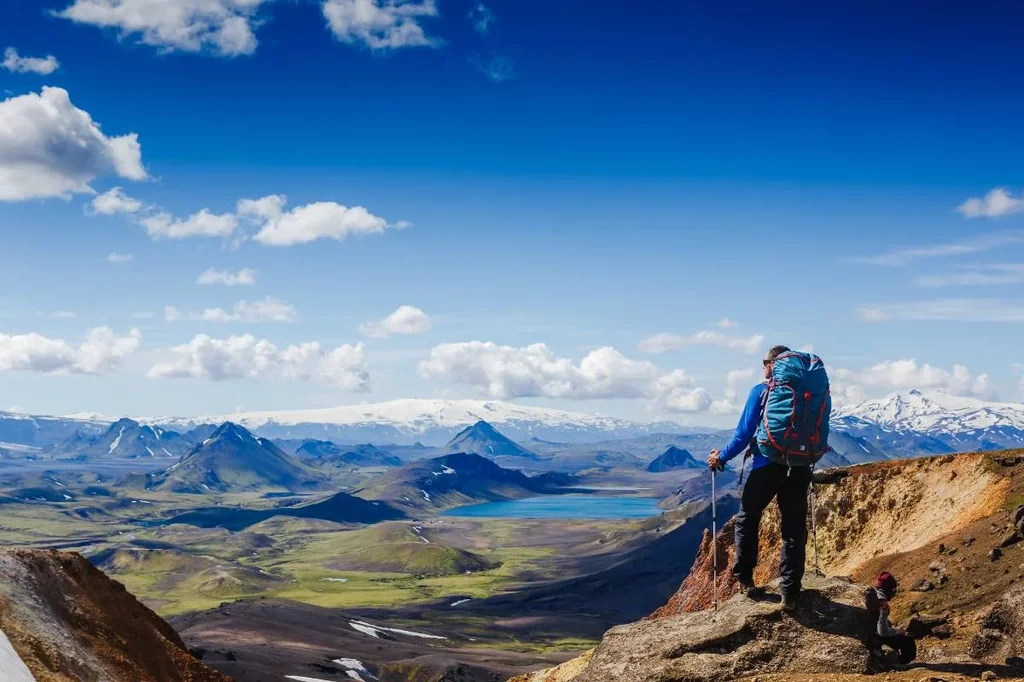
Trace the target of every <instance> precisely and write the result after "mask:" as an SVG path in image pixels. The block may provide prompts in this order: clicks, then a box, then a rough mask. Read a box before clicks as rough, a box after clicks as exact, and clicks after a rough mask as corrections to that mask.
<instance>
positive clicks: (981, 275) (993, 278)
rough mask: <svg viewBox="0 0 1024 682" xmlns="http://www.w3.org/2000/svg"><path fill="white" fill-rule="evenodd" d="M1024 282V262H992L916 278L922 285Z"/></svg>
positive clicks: (987, 284) (983, 284)
mask: <svg viewBox="0 0 1024 682" xmlns="http://www.w3.org/2000/svg"><path fill="white" fill-rule="evenodd" d="M1021 282H1024V263H990V264H987V265H975V266H972V267H969V268H961V269H960V270H959V271H957V272H949V273H944V274H941V275H921V276H919V277H915V278H914V283H915V284H917V285H918V286H920V287H933V288H935V287H948V286H990V285H998V284H1020V283H1021Z"/></svg>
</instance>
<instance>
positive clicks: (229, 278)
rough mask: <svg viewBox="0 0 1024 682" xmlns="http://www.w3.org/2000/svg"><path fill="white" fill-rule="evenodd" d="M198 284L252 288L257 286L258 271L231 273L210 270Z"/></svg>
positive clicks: (202, 276) (204, 273) (197, 281)
mask: <svg viewBox="0 0 1024 682" xmlns="http://www.w3.org/2000/svg"><path fill="white" fill-rule="evenodd" d="M196 284H204V285H211V284H223V285H224V286H229V287H235V286H252V285H254V284H256V271H255V270H253V269H252V268H242V269H241V270H239V271H238V272H229V271H227V270H215V269H213V268H210V269H208V270H206V271H204V272H203V273H202V274H200V275H199V277H198V278H197V279H196Z"/></svg>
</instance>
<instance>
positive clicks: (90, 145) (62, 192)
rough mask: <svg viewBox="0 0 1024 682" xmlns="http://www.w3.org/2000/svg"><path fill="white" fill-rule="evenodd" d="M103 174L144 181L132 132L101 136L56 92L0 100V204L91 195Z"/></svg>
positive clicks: (86, 117) (45, 90)
mask: <svg viewBox="0 0 1024 682" xmlns="http://www.w3.org/2000/svg"><path fill="white" fill-rule="evenodd" d="M107 174H115V175H118V176H120V177H122V178H127V179H129V180H145V179H146V178H147V177H148V176H147V174H146V170H145V168H143V166H142V146H141V145H140V144H139V140H138V136H137V135H136V134H135V133H130V134H128V135H122V136H120V137H107V136H106V135H104V134H103V132H102V131H101V130H100V127H99V125H97V124H96V123H95V122H94V121H93V120H92V117H91V116H89V114H88V113H87V112H85V111H82V110H81V109H78V108H76V107H75V106H74V105H73V104H72V103H71V98H70V97H69V96H68V92H67V91H66V90H63V89H61V88H48V87H44V88H43V89H42V92H41V93H40V94H36V93H30V94H27V95H21V96H19V97H11V98H9V99H6V100H4V101H3V102H0V201H22V200H25V199H42V198H49V197H64V198H68V197H70V196H71V195H72V194H75V193H91V192H92V191H93V190H92V188H91V187H90V186H89V183H90V182H92V181H93V180H95V179H96V178H97V177H100V176H102V175H107Z"/></svg>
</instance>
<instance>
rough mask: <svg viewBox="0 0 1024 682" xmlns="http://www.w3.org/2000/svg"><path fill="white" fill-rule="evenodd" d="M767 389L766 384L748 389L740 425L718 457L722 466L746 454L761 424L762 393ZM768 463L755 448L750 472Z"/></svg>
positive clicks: (769, 461)
mask: <svg viewBox="0 0 1024 682" xmlns="http://www.w3.org/2000/svg"><path fill="white" fill-rule="evenodd" d="M767 388H768V384H766V383H760V384H758V385H756V386H754V388H752V389H750V395H749V396H747V404H746V405H744V406H743V414H741V415H740V423H739V424H737V425H736V433H735V434H733V437H732V440H731V441H729V444H728V445H726V446H725V449H724V450H722V452H721V454H720V455H719V460H720V461H721V462H722V463H723V464H724V463H726V462H728V461H729V460H730V459H732V458H733V457H735V456H736V455H739V454H741V453H743V452H746V450H747V446H748V445H750V441H751V440H753V438H754V433H755V432H756V431H757V425H758V424H759V423H760V422H761V416H762V415H761V409H762V401H763V400H764V392H765V391H766V390H767ZM770 463H771V460H769V459H768V458H767V457H765V456H764V455H762V454H761V453H760V451H758V449H757V448H756V447H755V448H754V457H753V464H752V465H751V466H750V470H751V471H753V470H754V469H760V468H761V467H763V466H767V465H768V464H770Z"/></svg>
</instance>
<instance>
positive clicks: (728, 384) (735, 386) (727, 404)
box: [711, 369, 756, 414]
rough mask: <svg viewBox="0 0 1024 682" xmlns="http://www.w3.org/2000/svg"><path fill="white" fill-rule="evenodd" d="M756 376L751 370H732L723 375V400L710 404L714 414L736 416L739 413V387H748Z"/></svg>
mask: <svg viewBox="0 0 1024 682" xmlns="http://www.w3.org/2000/svg"><path fill="white" fill-rule="evenodd" d="M755 376H756V372H754V370H752V369H733V370H730V371H729V372H727V373H726V375H725V398H724V399H722V400H716V401H714V402H713V403H711V412H714V413H715V414H736V413H737V412H739V411H740V401H739V397H740V387H741V386H745V385H749V384H750V383H751V382H752V381H753V380H754V377H755Z"/></svg>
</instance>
